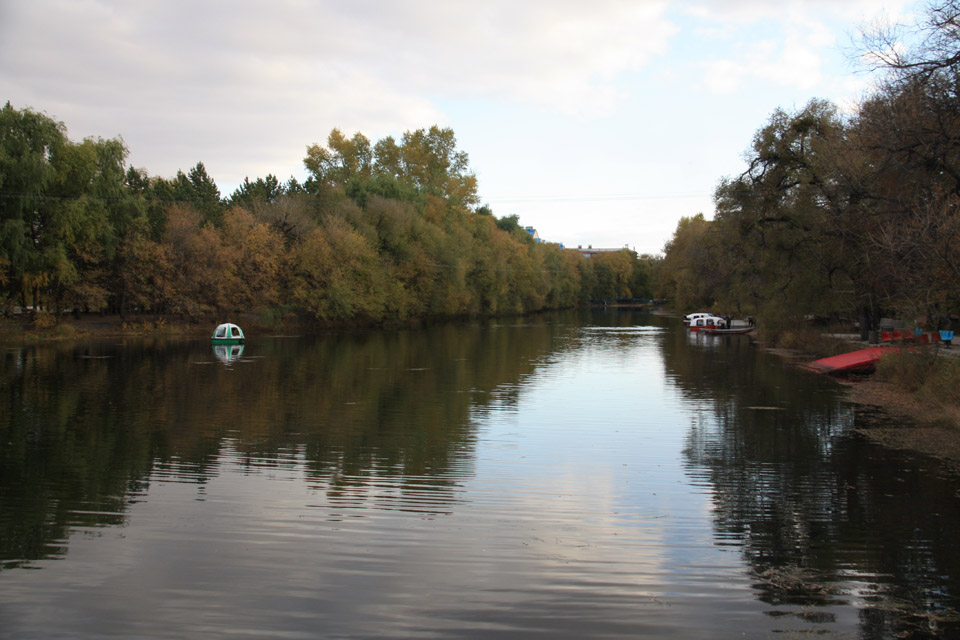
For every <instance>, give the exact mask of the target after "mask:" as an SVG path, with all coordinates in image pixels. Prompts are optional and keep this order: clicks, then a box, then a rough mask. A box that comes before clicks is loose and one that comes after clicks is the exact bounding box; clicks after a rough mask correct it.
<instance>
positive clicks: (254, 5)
mask: <svg viewBox="0 0 960 640" xmlns="http://www.w3.org/2000/svg"><path fill="white" fill-rule="evenodd" d="M12 4H13V5H14V6H12V7H11V6H7V7H6V8H5V9H4V20H3V25H2V26H0V60H3V62H2V63H0V85H2V86H4V87H5V88H6V90H7V92H8V95H7V99H10V100H11V101H12V102H13V103H14V104H15V106H17V107H23V106H32V107H35V108H38V109H41V110H43V111H46V112H48V113H49V114H51V115H53V116H55V117H57V118H58V119H61V120H64V121H65V122H66V123H67V125H68V126H69V127H70V130H71V137H77V136H78V135H79V136H81V137H82V136H87V135H100V136H104V137H112V136H115V135H119V134H122V135H123V136H124V138H125V139H126V141H127V143H128V145H129V146H130V148H131V149H132V151H133V156H132V157H131V161H133V162H135V163H136V162H137V161H138V160H139V159H141V156H142V161H144V162H148V164H149V166H148V167H147V168H148V170H150V171H151V173H159V174H161V175H166V174H171V173H173V172H174V171H176V169H178V168H187V167H189V166H192V165H193V164H194V163H195V162H196V161H197V160H201V159H202V160H203V161H204V162H205V164H207V167H208V170H210V171H211V173H212V174H213V175H217V176H223V177H225V178H226V180H227V181H233V182H237V181H239V180H241V179H242V177H243V176H244V175H262V174H263V173H266V172H269V171H272V172H278V171H282V170H281V167H280V165H284V164H286V165H288V166H289V165H290V164H291V159H295V162H296V164H299V160H300V158H302V157H303V152H304V148H305V147H306V145H308V144H310V143H312V142H317V141H323V140H325V139H326V135H327V133H328V132H329V131H330V129H332V128H333V127H335V126H336V127H340V128H342V129H343V130H345V131H353V130H362V131H363V132H364V133H365V134H367V135H368V136H369V137H373V138H377V137H382V136H383V135H387V134H394V135H395V134H398V133H401V132H402V131H403V130H406V129H410V128H417V127H422V126H429V125H431V124H434V123H440V124H445V122H444V121H445V119H446V116H445V114H444V113H443V111H442V110H441V108H440V107H439V106H438V104H440V103H441V101H443V100H448V99H461V98H476V97H479V98H482V99H491V100H493V99H495V100H513V101H526V102H532V103H537V104H541V105H547V106H549V108H555V109H560V110H564V111H567V112H571V113H577V112H585V113H603V112H605V111H606V110H609V109H610V108H611V105H612V104H613V103H614V102H615V100H616V99H617V92H616V90H615V88H614V79H615V77H616V75H617V74H618V73H621V72H624V71H631V70H636V69H639V68H640V67H642V66H643V65H645V64H646V63H648V62H649V60H650V59H651V58H652V57H653V56H656V55H658V54H660V53H662V52H663V51H665V50H666V44H667V41H668V39H669V37H670V36H671V35H672V34H673V33H674V32H675V31H676V28H675V27H673V26H672V25H671V24H670V23H669V22H668V21H667V20H666V19H665V18H664V13H665V10H666V6H665V3H664V2H640V3H627V2H617V1H616V0H598V1H597V2H592V3H590V4H584V3H581V2H578V1H576V0H561V1H539V2H525V3H519V4H518V3H513V2H510V1H509V0H491V1H488V2H485V3H480V4H473V5H466V4H461V3H437V2H430V1H427V0H412V1H409V2H403V3H383V2H375V1H371V0H367V1H362V2H304V1H302V0H278V1H276V2H272V3H261V2H254V1H252V0H238V1H235V2H194V1H192V0H169V1H167V2H163V3H126V2H114V1H113V0H86V1H85V2H66V1H63V0H36V1H33V2H30V3H12ZM51 18H52V19H51ZM638 34H642V35H643V37H638ZM243 149H248V150H253V149H256V153H257V154H259V155H258V156H257V157H255V158H251V157H250V155H249V153H248V154H246V155H244V154H243V152H242V151H243ZM258 172H259V174H258Z"/></svg>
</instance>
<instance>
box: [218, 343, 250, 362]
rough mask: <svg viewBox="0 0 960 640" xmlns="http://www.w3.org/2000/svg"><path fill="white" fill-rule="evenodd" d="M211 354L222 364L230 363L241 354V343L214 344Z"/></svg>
mask: <svg viewBox="0 0 960 640" xmlns="http://www.w3.org/2000/svg"><path fill="white" fill-rule="evenodd" d="M213 355H215V356H216V357H217V360H219V361H220V362H222V363H223V364H232V363H234V362H236V361H237V360H239V359H240V357H241V356H243V345H242V344H215V345H213Z"/></svg>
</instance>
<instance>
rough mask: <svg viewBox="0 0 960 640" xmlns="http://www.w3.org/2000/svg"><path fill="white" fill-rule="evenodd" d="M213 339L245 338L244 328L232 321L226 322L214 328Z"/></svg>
mask: <svg viewBox="0 0 960 640" xmlns="http://www.w3.org/2000/svg"><path fill="white" fill-rule="evenodd" d="M211 339H212V340H243V330H242V329H240V327H238V326H237V325H235V324H233V323H232V322H224V323H223V324H221V325H217V328H216V329H214V331H213V335H212V336H211Z"/></svg>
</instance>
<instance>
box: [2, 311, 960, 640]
mask: <svg viewBox="0 0 960 640" xmlns="http://www.w3.org/2000/svg"><path fill="white" fill-rule="evenodd" d="M0 347H2V349H3V351H2V353H3V357H2V361H0V362H2V365H0V638H4V639H6V638H10V639H14V638H16V639H18V640H19V639H29V638H37V639H40V638H43V639H45V640H46V639H50V638H71V639H81V638H82V639H86V638H143V639H157V638H171V639H172V638H178V639H180V638H203V639H219V638H224V639H226V638H231V639H233V638H298V639H299V638H373V637H377V638H390V637H395V638H517V637H524V638H526V637H535V636H540V637H549V638H626V637H630V638H638V637H639V638H661V637H671V638H679V639H684V638H743V637H749V638H795V637H807V635H808V634H811V633H813V634H817V635H818V637H828V638H897V637H916V638H926V637H931V638H933V637H956V636H957V635H958V634H960V617H958V615H957V610H958V609H960V603H958V597H960V545H958V544H957V532H958V531H960V497H958V496H960V480H958V478H956V477H955V476H953V475H951V474H950V473H949V472H948V471H947V470H945V469H943V468H941V467H940V465H938V464H937V463H936V462H935V461H933V460H930V459H926V458H922V457H920V456H913V455H907V454H903V453H897V452H892V451H888V450H885V449H883V448H881V447H879V446H877V445H873V444H871V443H870V442H868V441H866V440H865V439H863V438H862V437H860V436H858V435H857V434H856V432H855V427H857V426H858V425H863V424H869V423H870V422H871V421H877V420H885V419H886V418H885V417H884V416H883V414H880V413H878V412H876V411H869V410H866V409H860V408H855V407H853V406H851V405H849V404H847V403H845V402H844V400H843V398H842V394H841V391H840V388H839V387H838V385H837V384H836V383H835V382H834V381H832V380H830V379H828V378H825V377H822V376H818V375H815V374H812V373H808V372H805V371H800V370H797V369H796V368H793V367H791V366H789V365H788V364H786V363H784V362H783V361H781V360H780V359H778V358H777V357H775V356H772V355H770V354H768V353H766V352H765V351H764V350H762V349H761V348H758V347H757V346H756V345H755V344H753V342H752V341H751V340H750V338H749V337H745V336H724V337H708V336H696V335H690V334H688V333H687V332H686V331H684V330H683V327H682V326H681V324H680V322H679V321H678V320H677V319H674V318H666V317H662V316H657V315H650V314H646V313H643V312H641V311H637V310H619V311H617V310H611V311H602V312H601V311H595V312H586V311H583V312H569V313H557V314H547V315H540V316H536V317H533V318H522V319H502V320H489V321H476V322H462V323H448V324H442V325H437V326H432V327H428V328H423V329H416V330H382V331H368V332H356V333H336V334H329V335H320V336H283V335H277V336H270V335H266V334H263V335H253V336H248V342H247V344H246V345H244V346H243V347H242V349H240V348H232V349H231V348H229V347H227V348H223V347H221V348H217V349H215V348H214V347H211V345H210V344H209V342H207V341H202V340H185V339H172V338H171V339H163V338H156V339H150V338H136V339H110V340H88V341H76V342H72V343H57V344H36V345H29V346H19V345H9V344H8V345H0Z"/></svg>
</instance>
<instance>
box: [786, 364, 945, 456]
mask: <svg viewBox="0 0 960 640" xmlns="http://www.w3.org/2000/svg"><path fill="white" fill-rule="evenodd" d="M863 346H867V345H863ZM767 350H768V351H769V352H771V353H773V354H776V355H778V356H780V357H782V358H784V359H785V360H788V361H790V362H791V363H793V364H795V365H796V366H800V365H801V364H802V363H805V362H808V361H810V360H814V359H816V358H815V357H811V356H807V355H804V354H801V353H800V352H797V351H793V350H789V349H776V348H768V349H767ZM943 355H944V357H960V350H956V352H945V353H943ZM836 380H837V382H838V383H839V384H841V385H843V387H844V389H845V393H844V396H845V398H846V400H847V401H848V402H850V403H852V404H855V405H860V406H863V407H869V408H872V409H876V410H878V412H879V415H880V416H881V418H880V419H879V420H876V421H874V422H875V424H873V425H871V426H869V427H857V428H856V432H857V433H859V434H861V435H862V436H864V437H866V438H867V439H869V440H871V441H872V442H875V443H877V444H880V445H882V446H885V447H889V448H892V449H900V450H904V451H913V452H917V453H920V454H923V455H927V456H931V457H934V458H937V459H938V460H941V461H943V462H944V463H945V464H946V465H947V466H948V467H950V468H951V469H953V470H954V471H956V472H958V473H960V426H958V425H960V421H958V418H960V411H957V410H951V409H949V408H945V407H942V406H939V405H936V404H931V403H928V402H923V401H921V400H920V399H918V398H917V396H916V395H915V394H913V393H911V392H909V391H905V390H903V389H901V388H899V387H897V386H896V385H894V384H893V383H890V382H884V381H882V380H877V379H876V378H874V377H873V376H872V375H861V376H852V377H848V378H837V379H836Z"/></svg>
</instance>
